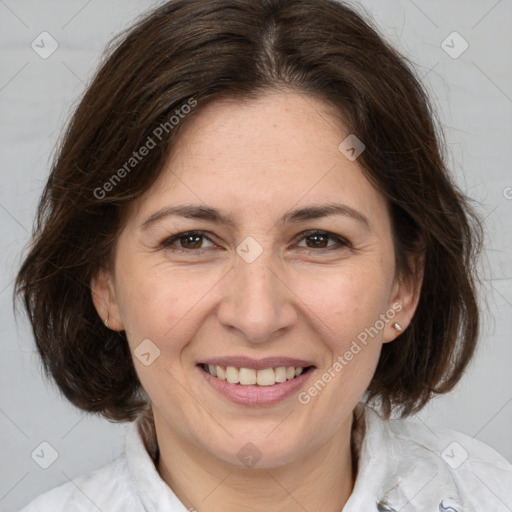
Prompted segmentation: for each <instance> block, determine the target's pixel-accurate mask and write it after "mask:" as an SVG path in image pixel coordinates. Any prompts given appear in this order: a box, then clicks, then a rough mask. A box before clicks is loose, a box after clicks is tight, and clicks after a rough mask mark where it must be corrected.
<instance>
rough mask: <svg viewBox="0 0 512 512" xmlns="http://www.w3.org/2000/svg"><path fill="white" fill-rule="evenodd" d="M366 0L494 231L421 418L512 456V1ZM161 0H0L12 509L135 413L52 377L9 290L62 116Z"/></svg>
mask: <svg viewBox="0 0 512 512" xmlns="http://www.w3.org/2000/svg"><path fill="white" fill-rule="evenodd" d="M354 3H355V4H357V5H359V6H360V7H364V8H365V9H367V11H368V13H369V14H370V15H371V16H372V17H373V18H374V19H375V22H376V23H377V25H378V26H379V27H380V29H381V31H382V32H383V33H384V34H385V35H386V37H387V38H388V39H389V40H390V41H391V42H392V43H393V44H394V45H395V46H397V47H398V48H399V49H400V50H401V51H402V53H404V54H405V55H406V56H408V57H409V58H410V59H411V60H412V61H413V63H414V65H415V67H416V69H417V72H418V74H419V75H420V76H421V77H422V79H423V82H424V84H425V85H426V87H427V88H428V90H429V91H430V92H431V94H432V95H433V96H434V105H435V107H436V109H437V111H438V113H439V116H440V118H441V120H442V122H443V125H444V129H445V132H446V138H447V143H448V153H449V163H450V166H451V168H452V169H453V171H454V173H455V174H456V176H457V179H458V181H459V183H460V184H461V186H462V187H463V189H464V190H465V191H466V192H467V193H468V194H469V195H470V196H471V197H472V198H474V199H475V200H477V201H478V202H479V203H480V206H479V211H480V212H481V214H482V216H483V217H485V224H486V229H487V235H488V237H487V244H486V253H485V256H484V258H483V259H482V272H483V273H484V278H485V293H484V296H485V299H484V301H483V304H482V307H483V308H484V328H483V335H482V340H481V344H480V348H479V351H478V354H477V357H476V358H475V360H474V362H473V364H472V365H471V367H470V370H469V372H468V373H467V374H466V375H465V376H464V378H463V379H462V381H461V382H460V384H459V386H458V387H457V388H456V390H455V391H454V392H452V393H451V394H449V395H446V396H443V397H439V398H437V399H435V400H434V401H433V402H431V404H429V406H428V407H427V408H426V409H425V410H424V411H422V412H421V413H420V414H419V415H418V418H419V419H420V420H421V421H423V422H425V423H426V424H428V425H430V426H436V427H446V428H451V429H455V430H459V431H461V432H464V433H466V434H468V435H470V436H472V437H475V438H477V439H479V440H481V441H483V442H485V443H487V444H489V445H491V446H492V447H494V448H495V449H496V450H498V451H499V452H500V453H502V454H503V455H504V456H505V457H506V458H507V459H508V460H510V461H512V438H511V435H510V433H511V432H512V372H511V371H510V366H511V362H512V339H511V336H510V331H511V328H512V320H511V318H512V314H511V313H512V286H511V284H512V283H511V280H510V278H511V274H512V269H511V263H510V256H511V252H512V251H511V244H512V228H511V225H510V221H509V220H508V219H510V218H511V214H512V176H511V172H510V170H511V163H510V162H511V161H512V139H511V135H512V73H511V66H510V63H511V62H512V33H511V32H510V26H512V1H511V0H500V1H496V0H472V1H468V0H450V1H449V2H448V1H446V0H444V1H442V0H430V1H421V0H416V1H414V2H413V1H412V0H364V1H363V2H354ZM152 5H156V3H155V2H154V1H153V2H151V1H149V0H108V1H101V2H100V1H99V0H90V1H85V0H67V1H64V0H60V1H58V0H47V1H45V2H41V1H38V0H20V1H15V0H0V41H1V47H2V62H1V66H0V105H1V121H2V122H1V127H0V129H1V138H0V140H1V141H2V150H1V152H0V159H1V165H0V179H1V184H2V186H1V191H0V223H1V226H2V229H1V234H0V247H1V267H0V308H1V312H2V322H1V323H0V336H1V339H2V343H1V345H0V350H1V357H0V378H1V382H0V383H1V386H0V439H1V453H2V464H0V509H1V510H3V511H6V512H9V511H15V510H17V509H19V508H20V507H21V506H22V505H24V504H25V503H27V502H28V501H29V500H30V499H32V498H33V497H34V496H36V495H38V494H39V493H41V492H43V491H44V490H47V489H49V488H51V487H54V486H55V485H58V484H61V483H64V482H67V481H69V479H73V478H74V477H76V476H77V475H79V474H81V473H84V472H89V471H91V470H93V469H94V468H97V467H99V466H101V465H103V464H105V463H107V462H109V461H110V460H112V459H113V458H114V457H115V456H116V455H118V454H119V453H120V452H121V450H122V449H123V443H124V431H125V428H126V425H122V424H121V425H117V424H111V423H108V422H107V421H105V420H102V419H99V418H96V417H92V416H86V415H85V414H84V415H83V414H81V413H80V411H78V410H77V409H75V408H74V407H73V406H71V405H70V404H68V403H67V402H66V401H65V400H64V399H63V398H61V397H60V396H59V394H58V392H57V391H56V389H55V388H54V387H53V386H51V385H50V384H48V383H46V382H45V381H44V380H43V378H42V371H41V368H40V364H39V360H38V356H37V354H36V353H35V346H34V342H33V339H32V335H31V332H30V329H29V327H28V323H27V321H26V319H25V318H24V315H20V316H19V317H18V321H17V322H15V319H14V315H13V312H12V307H11V295H12V283H13V277H14V275H15V272H16V269H17V266H18V265H19V262H20V254H21V251H22V250H23V247H24V245H25V244H26V242H27V240H28V237H29V232H30V230H31V226H32V222H33V217H34V213H35V207H36V203H37V200H38V198H39V195H40V193H41V191H42V187H43V185H44V183H45V180H46V177H47V174H48V169H49V160H50V156H51V155H52V152H53V150H54V146H55V143H56V141H57V140H58V137H59V135H60V133H61V130H62V127H63V125H64V123H65V121H66V119H67V117H68V115H69V113H70V112H71V110H72V108H73V106H74V105H75V104H76V102H77V100H78V98H79V97H80V95H81V93H82V92H83V91H84V88H85V84H87V83H88V80H89V79H90V78H91V76H92V73H93V72H94V70H95V68H96V65H97V63H98V62H99V59H100V56H101V53H102V51H103V48H104V45H105V44H106V43H107V41H108V40H109V39H110V38H111V37H112V36H113V35H114V34H115V33H117V32H119V31H120V30H121V29H122V28H125V27H126V26H127V25H129V24H130V23H131V22H132V21H133V20H134V18H135V17H136V16H138V15H139V14H140V13H142V12H143V11H144V10H145V9H146V8H147V7H149V6H152ZM43 31H47V32H49V33H50V34H51V35H52V37H53V38H54V39H55V40H56V41H57V42H58V45H59V47H58V49H57V50H56V51H55V53H53V54H52V55H51V56H50V57H49V58H47V59H43V58H41V57H40V56H39V55H38V54H37V53H36V52H35V51H34V50H33V49H32V48H31V42H32V41H33V40H35V39H36V37H37V36H39V34H40V33H41V32H43ZM454 31H457V32H459V33H460V34H461V36H462V37H463V38H464V39H465V40H466V41H467V42H468V44H469V47H468V49H467V50H466V51H465V52H464V53H463V54H462V55H460V56H459V57H458V58H452V57H451V56H449V55H448V54H447V53H446V52H445V50H444V49H443V48H442V45H441V44H442V42H443V41H444V40H445V39H446V38H447V36H448V35H449V34H451V33H452V32H454ZM452 38H453V37H452ZM450 41H451V40H450V39H448V42H449V44H450V45H452V46H454V48H453V49H452V51H459V50H460V49H461V48H462V47H461V46H460V41H458V40H457V39H454V43H453V44H452V43H451V42H450ZM43 441H46V442H48V443H50V444H51V445H52V446H53V447H54V448H55V450H56V451H57V452H58V455H59V456H58V458H57V460H56V461H55V463H54V464H52V465H51V466H50V467H49V468H48V469H46V470H45V469H42V468H41V467H39V465H37V464H36V463H35V462H34V460H33V459H32V458H31V453H32V452H33V450H34V449H35V448H36V447H38V446H39V444H40V443H41V442H43ZM511 510H512V509H511Z"/></svg>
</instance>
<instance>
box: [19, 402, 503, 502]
mask: <svg viewBox="0 0 512 512" xmlns="http://www.w3.org/2000/svg"><path fill="white" fill-rule="evenodd" d="M360 405H361V404H360ZM361 410H362V411H364V412H363V416H364V420H365V421H363V422H360V424H361V425H362V426H361V427H360V426H358V429H359V431H358V432H359V434H360V439H361V440H362V442H359V443H357V448H356V450H357V451H356V453H357V454H358V471H357V477H356V481H355V486H354V489H353V492H352V494H351V496H350V498H349V500H348V502H347V503H346V505H345V506H344V507H343V510H342V511H340V512H374V511H375V512H377V511H379V512H383V511H393V512H395V511H396V512H398V511H401V512H413V511H414V512H427V511H428V512H484V511H485V512H487V511H492V512H511V511H512V464H510V463H509V462H508V461H507V460H506V459H505V458H504V457H502V456H501V455H499V454H498V453H497V452H496V451H495V450H493V449H492V448H490V447H489V446H487V445H486V444H484V443H482V442H480V441H478V440H476V439H473V438H471V437H469V436H467V435H465V434H462V433H459V432H455V431H452V430H447V429H430V428H428V427H427V426H426V425H424V424H422V423H420V422H419V421H418V420H417V419H414V418H407V419H403V420H400V419H393V420H389V421H385V420H383V419H382V418H381V417H380V416H379V415H378V414H377V413H376V412H375V411H374V410H373V409H370V408H369V407H362V408H361ZM365 427H366V428H365ZM361 428H363V430H361ZM354 431H356V430H354ZM141 436H142V434H141V433H140V431H139V429H138V422H137V421H134V422H132V423H130V424H129V425H128V429H127V431H126V445H125V451H124V452H123V453H122V454H121V455H120V456H119V457H117V458H116V459H115V460H114V461H113V462H111V463H109V464H107V465H106V466H103V467H101V468H99V469H97V470H95V471H93V472H91V473H89V474H87V475H82V476H80V477H77V478H75V479H74V480H73V482H68V483H65V484H63V485H61V486H59V487H55V488H54V489H51V490H49V491H47V492H45V493H43V494H41V495H40V496H38V497H37V498H35V499H34V500H33V501H31V502H30V503H29V504H28V505H27V506H26V507H25V508H23V509H22V510H21V511H20V512H98V510H101V511H102V512H187V510H188V509H187V508H186V507H185V506H184V505H183V504H182V503H181V502H180V500H179V499H178V498H177V497H176V495H175V494H174V492H173V491H172V490H171V489H170V487H169V486H168V485H167V484H166V483H165V482H164V481H163V480H162V478H161V477H160V475H159V474H158V472H157V470H156V467H155V465H154V462H153V460H152V458H151V456H150V454H149V453H148V451H147V450H146V448H145V445H144V442H143V439H142V437H141ZM190 510H193V509H190Z"/></svg>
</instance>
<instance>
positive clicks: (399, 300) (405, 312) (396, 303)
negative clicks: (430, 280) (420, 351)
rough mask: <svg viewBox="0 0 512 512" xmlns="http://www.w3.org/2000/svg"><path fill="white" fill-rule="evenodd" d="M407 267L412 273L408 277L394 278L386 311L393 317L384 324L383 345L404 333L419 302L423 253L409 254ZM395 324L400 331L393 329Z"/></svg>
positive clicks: (399, 276)
mask: <svg viewBox="0 0 512 512" xmlns="http://www.w3.org/2000/svg"><path fill="white" fill-rule="evenodd" d="M409 265H410V268H411V271H412V273H411V275H410V276H401V275H397V276H396V277H395V282H394V284H393V291H392V293H391V301H390V303H389V310H388V311H394V312H395V315H394V317H393V318H391V319H390V321H389V322H388V323H387V324H386V327H385V331H384V336H383V342H384V343H389V342H390V341H393V340H394V339H396V338H398V336H400V334H402V332H403V331H405V329H406V328H407V327H408V326H409V324H410V323H411V320H412V317H413V316H414V313H415V311H416V308H417V306H418V302H419V300H420V293H421V286H422V283H423V273H424V267H425V259H424V253H414V254H411V255H410V256H409ZM395 323H398V324H399V325H400V327H401V328H402V330H401V331H399V330H397V329H395V327H394V325H395Z"/></svg>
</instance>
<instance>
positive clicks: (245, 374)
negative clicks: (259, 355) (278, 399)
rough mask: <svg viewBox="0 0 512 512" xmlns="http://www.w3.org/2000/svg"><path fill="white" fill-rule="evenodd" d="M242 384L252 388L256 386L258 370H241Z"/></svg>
mask: <svg viewBox="0 0 512 512" xmlns="http://www.w3.org/2000/svg"><path fill="white" fill-rule="evenodd" d="M239 375H240V384H242V385H243V386H251V385H253V384H256V370H255V369H254V368H240V371H239Z"/></svg>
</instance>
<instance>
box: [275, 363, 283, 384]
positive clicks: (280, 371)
mask: <svg viewBox="0 0 512 512" xmlns="http://www.w3.org/2000/svg"><path fill="white" fill-rule="evenodd" d="M275 372H276V382H286V368H285V367H284V366H280V367H279V368H276V369H275Z"/></svg>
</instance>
